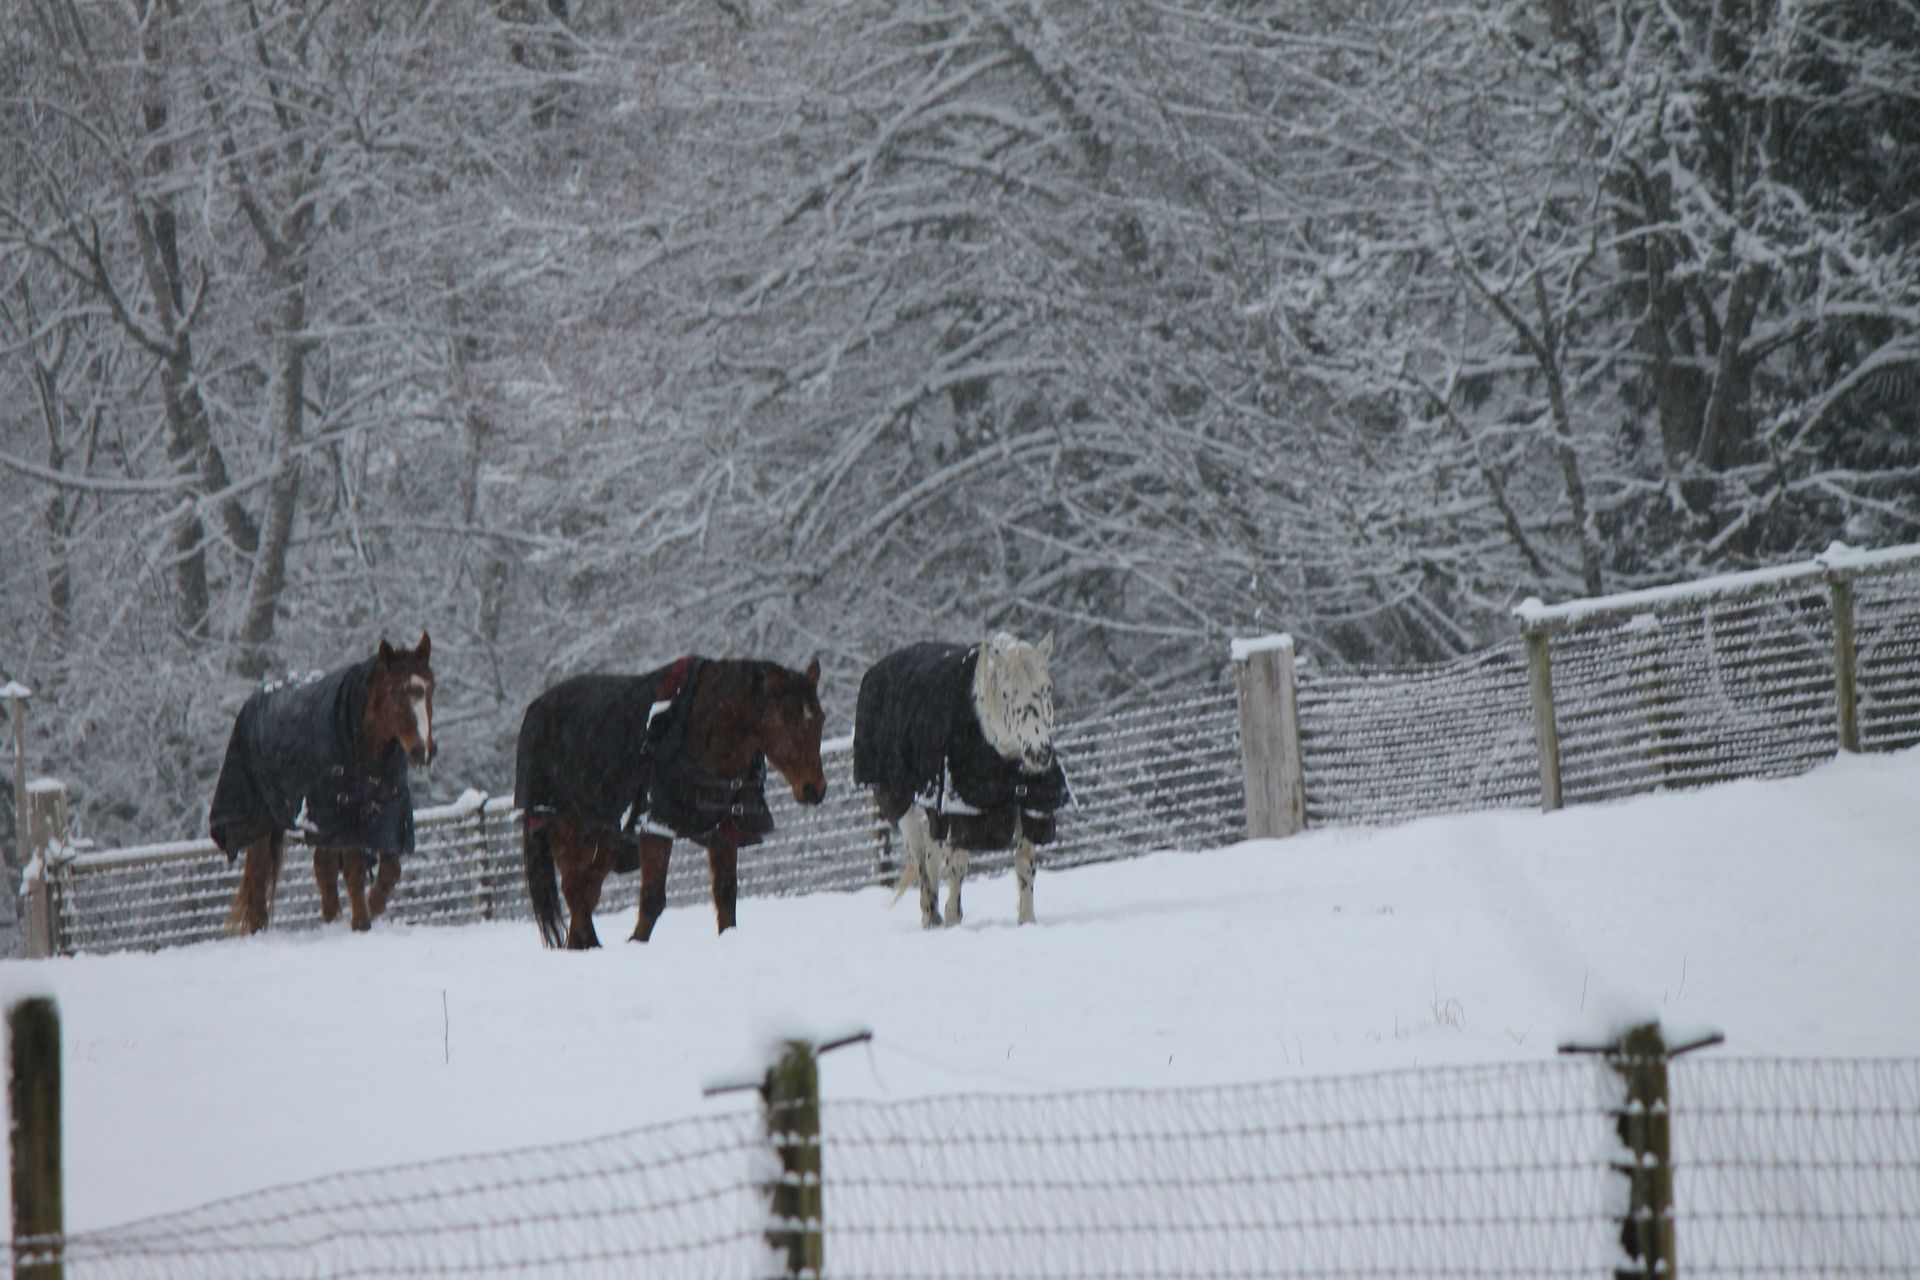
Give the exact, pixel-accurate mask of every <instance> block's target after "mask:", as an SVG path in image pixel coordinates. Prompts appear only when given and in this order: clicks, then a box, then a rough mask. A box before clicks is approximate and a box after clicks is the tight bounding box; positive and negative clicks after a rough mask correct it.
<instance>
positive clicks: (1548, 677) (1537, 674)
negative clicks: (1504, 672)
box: [1525, 626, 1560, 813]
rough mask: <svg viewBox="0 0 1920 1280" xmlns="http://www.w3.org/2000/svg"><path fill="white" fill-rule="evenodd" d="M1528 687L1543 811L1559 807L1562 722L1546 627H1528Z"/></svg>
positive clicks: (1548, 811)
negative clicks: (1555, 703) (1558, 717)
mask: <svg viewBox="0 0 1920 1280" xmlns="http://www.w3.org/2000/svg"><path fill="white" fill-rule="evenodd" d="M1525 635H1526V642H1527V688H1528V690H1529V692H1530V693H1531V695H1532V699H1533V741H1534V745H1535V746H1536V747H1537V748H1538V749H1539V753H1540V811H1541V812H1542V813H1552V812H1553V811H1554V810H1555V809H1558V808H1559V807H1560V726H1559V723H1558V721H1557V720H1556V719H1555V716H1554V709H1553V660H1552V657H1551V655H1550V654H1549V652H1548V646H1549V644H1550V640H1549V637H1548V633H1547V629H1546V628H1545V627H1532V626H1530V627H1528V628H1527V629H1526V632H1525Z"/></svg>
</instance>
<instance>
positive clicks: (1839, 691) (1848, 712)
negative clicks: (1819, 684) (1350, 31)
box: [1820, 542, 1860, 753]
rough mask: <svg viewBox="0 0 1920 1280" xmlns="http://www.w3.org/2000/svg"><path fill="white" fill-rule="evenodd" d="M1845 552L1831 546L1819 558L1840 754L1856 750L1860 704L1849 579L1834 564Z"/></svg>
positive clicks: (1842, 547) (1850, 579) (1845, 550)
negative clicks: (1824, 581) (1830, 644)
mask: <svg viewBox="0 0 1920 1280" xmlns="http://www.w3.org/2000/svg"><path fill="white" fill-rule="evenodd" d="M1847 550H1848V548H1846V547H1844V546H1842V545H1841V544H1839V543H1837V542H1836V543H1834V544H1833V545H1832V546H1831V547H1828V548H1827V551H1826V554H1825V555H1823V556H1821V557H1820V563H1821V564H1823V565H1825V566H1826V570H1827V607H1828V608H1829V609H1830V610H1831V611H1832V613H1833V698H1834V708H1833V709H1834V719H1835V727H1836V730H1837V737H1838V739H1839V744H1840V750H1842V751H1852V752H1856V753H1857V752H1858V751H1859V750H1860V700H1859V692H1858V685H1857V683H1856V681H1855V678H1854V649H1853V579H1852V577H1850V576H1849V575H1847V574H1845V573H1844V572H1842V571H1841V568H1840V567H1839V564H1838V562H1839V561H1841V560H1844V559H1845V555H1846V552H1847Z"/></svg>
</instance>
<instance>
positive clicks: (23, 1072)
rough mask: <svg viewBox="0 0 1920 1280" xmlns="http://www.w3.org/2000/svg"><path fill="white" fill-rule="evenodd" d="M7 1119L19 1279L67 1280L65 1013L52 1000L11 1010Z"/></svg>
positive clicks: (24, 1002) (22, 1004)
mask: <svg viewBox="0 0 1920 1280" xmlns="http://www.w3.org/2000/svg"><path fill="white" fill-rule="evenodd" d="M7 1115H8V1119H9V1120H11V1121H12V1136H13V1142H12V1148H13V1150H12V1156H13V1165H12V1168H13V1274H14V1280H28V1278H29V1277H31V1280H61V1277H63V1276H65V1275H66V1266H65V1263H64V1261H63V1259H62V1257H61V1237H62V1236H63V1235H64V1234H65V1232H66V1208H65V1192H64V1190H63V1186H62V1183H61V1173H60V1010H59V1008H58V1006H56V1005H55V1004H54V1002H53V1001H52V1000H51V999H49V998H47V997H45V996H33V997H29V998H28V999H25V1000H20V1001H17V1002H15V1003H14V1005H13V1006H12V1007H11V1008H9V1009H8V1010H7Z"/></svg>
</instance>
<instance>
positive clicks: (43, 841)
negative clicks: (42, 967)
mask: <svg viewBox="0 0 1920 1280" xmlns="http://www.w3.org/2000/svg"><path fill="white" fill-rule="evenodd" d="M23 829H24V830H25V832H26V840H25V844H24V848H25V852H26V863H27V865H26V867H25V869H23V870H22V871H21V873H20V878H21V887H22V891H23V892H24V893H25V894H26V907H27V921H26V923H27V956H28V958H29V959H34V960H44V959H45V958H47V957H48V956H51V955H52V954H53V950H54V947H53V938H54V931H53V861H54V859H55V858H56V857H58V856H60V855H62V854H64V853H65V852H66V846H67V784H66V783H64V782H60V781H57V780H56V779H53V778H35V779H34V780H33V781H32V782H30V783H28V784H27V812H26V819H25V822H24V824H23Z"/></svg>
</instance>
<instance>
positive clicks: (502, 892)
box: [48, 684, 1240, 954]
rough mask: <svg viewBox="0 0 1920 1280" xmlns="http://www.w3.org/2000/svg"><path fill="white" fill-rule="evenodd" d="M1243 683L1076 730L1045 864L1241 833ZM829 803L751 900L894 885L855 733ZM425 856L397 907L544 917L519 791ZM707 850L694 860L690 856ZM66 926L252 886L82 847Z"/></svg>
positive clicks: (744, 886) (786, 805)
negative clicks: (1067, 791) (532, 885)
mask: <svg viewBox="0 0 1920 1280" xmlns="http://www.w3.org/2000/svg"><path fill="white" fill-rule="evenodd" d="M1234 716H1235V712H1234V701H1233V693H1232V690H1231V689H1229V688H1227V687H1225V686H1224V684H1223V685H1222V687H1221V688H1219V689H1218V690H1215V691H1213V692H1211V693H1208V694H1206V695H1203V696H1200V697H1195V698H1188V699H1183V700H1180V701H1176V702H1172V703H1168V704H1165V705H1160V706H1152V707H1144V708H1136V709H1130V710H1126V711H1121V712H1116V713H1113V714H1109V715H1105V716H1100V717H1095V718H1091V719H1088V720H1086V721H1083V722H1080V723H1077V724H1071V725H1063V726H1062V727H1061V729H1060V731H1059V733H1058V734H1057V735H1056V744H1055V745H1056V746H1057V748H1058V749H1059V752H1060V755H1061V758H1062V759H1063V761H1064V762H1065V764H1066V767H1067V769H1068V779H1069V782H1070V783H1071V785H1072V788H1073V794H1074V802H1075V805H1074V808H1072V809H1070V810H1069V811H1068V812H1067V813H1065V814H1064V815H1063V816H1062V820H1061V822H1060V837H1059V839H1058V841H1057V842H1056V843H1054V844H1052V845H1049V846H1047V849H1046V851H1045V854H1044V865H1046V866H1049V867H1055V868H1058V867H1069V866H1076V865H1079V864H1081V863H1084V862H1093V861H1100V860H1104V859H1112V858H1121V857H1127V856H1130V855H1133V854H1138V853H1145V852H1149V851H1151V850H1155V849H1167V848H1180V847H1187V848H1193V847H1201V846H1204V845H1208V844H1213V843H1218V842H1220V841H1222V840H1226V839H1231V838H1232V837H1233V835H1234V832H1235V830H1236V827H1237V825H1238V823H1239V817H1240V781H1239V766H1238V760H1239V751H1238V744H1237V741H1236V738H1235V735H1234V722H1235V721H1234ZM821 758H822V763H823V764H824V765H825V766H826V770H827V777H828V788H827V799H826V801H825V802H824V803H822V804H820V805H817V806H805V805H800V804H798V803H796V802H794V800H793V799H792V797H791V795H790V794H788V793H787V791H786V790H785V788H784V787H780V786H778V785H776V786H773V787H770V788H769V796H768V799H769V802H770V803H771V805H772V807H773V810H774V817H775V827H774V831H773V833H772V834H771V835H770V836H769V837H768V838H767V839H766V840H765V841H764V842H762V843H761V844H759V845H756V846H754V847H753V848H752V849H750V850H747V851H745V852H743V854H742V856H741V858H740V864H739V892H740V894H741V895H742V896H744V897H754V896H763V897H765V896H791V895H794V894H803V893H815V892H822V891H828V890H848V889H857V888H861V887H863V886H866V885H871V884H876V883H890V882H891V880H892V878H893V877H894V876H896V875H897V874H898V872H899V870H900V867H899V857H898V852H897V847H896V846H897V841H896V840H895V839H893V838H892V837H891V836H890V829H889V828H887V827H886V826H884V825H883V824H882V823H880V821H879V820H878V818H877V816H876V814H875V812H874V807H873V801H872V798H871V796H870V795H869V794H868V793H867V792H866V791H865V790H863V789H860V788H856V787H855V786H854V785H853V751H852V747H851V743H850V742H848V741H845V740H842V741H839V742H835V743H829V744H826V745H825V746H824V747H823V750H822V752H821ZM414 827H415V851H414V853H413V854H411V855H409V856H408V857H407V858H406V859H405V861H404V869H403V872H402V877H401V881H400V885H399V888H398V889H397V890H396V892H395V894H394V897H393V900H392V903H391V905H390V906H389V908H388V918H389V919H392V920H397V921H404V922H409V923H422V924H462V923H471V922H474V921H480V920H496V919H520V918H525V917H527V916H528V915H529V913H530V909H529V906H528V900H527V893H526V889H525V888H524V880H523V876H524V872H523V870H522V864H521V851H520V815H519V811H518V810H517V809H516V808H514V806H513V803H512V801H511V800H510V799H508V798H506V797H494V798H487V797H485V796H483V795H481V794H480V793H478V792H469V793H468V794H467V795H466V796H464V797H462V799H461V800H460V801H458V802H456V803H454V804H451V805H444V806H439V807H435V808H430V809H421V810H418V811H417V812H416V814H415V820H414ZM675 849H676V852H675V853H674V855H673V859H674V860H673V862H672V863H671V864H670V866H669V869H668V875H667V900H668V902H669V903H675V904H680V905H686V904H690V903H697V902H701V901H704V900H706V898H707V896H708V894H709V892H710V889H709V880H708V872H707V866H706V859H705V857H704V856H703V855H702V851H701V850H699V849H698V848H695V847H691V846H688V845H686V844H684V843H680V844H677V845H676V846H675ZM689 855H691V856H689ZM309 861H310V851H309V850H307V849H306V848H305V846H304V845H303V844H302V843H301V842H300V841H299V839H298V838H297V837H295V838H293V839H290V840H289V843H288V846H287V853H286V865H285V868H284V872H283V874H282V876H281V880H280V889H279V893H278V896H277V898H276V902H275V906H274V926H273V927H275V928H304V927H311V926H313V925H315V924H317V923H318V921H319V918H320V907H319V891H318V888H317V887H316V885H315V882H314V878H313V876H312V874H311V873H310V872H309V871H308V870H307V867H308V864H309ZM1011 861H1012V853H1011V852H1010V851H1009V852H1006V853H1000V854H980V855H976V857H975V859H974V867H975V868H976V869H978V870H982V871H987V872H992V871H998V870H1003V869H1005V868H1006V867H1007V866H1009V865H1011ZM49 862H50V866H49V872H48V887H49V894H50V897H51V904H50V906H51V914H52V925H53V927H52V930H51V933H52V937H53V945H54V949H55V951H57V952H58V953H61V954H72V953H75V952H82V951H90V952H103V951H122V950H137V949H151V948H155V947H162V946H175V945H179V944H182V943H188V942H198V941H204V940H206V939H210V938H216V937H219V936H220V935H221V933H222V931H223V929H224V926H225V921H226V914H227V911H228V908H229V907H230V905H231V904H232V902H233V896H234V890H235V888H236V886H237V884H238V882H239V872H238V868H237V866H236V865H235V864H233V863H231V862H229V860H228V859H227V857H226V855H225V854H223V853H221V852H220V850H219V849H218V848H217V847H216V846H215V845H214V844H213V842H212V841H210V840H195V841H183V842H180V843H176V844H166V845H152V846H146V847H141V848H133V849H120V850H110V851H86V852H77V853H68V854H65V855H63V856H60V857H56V858H53V859H50V860H49ZM638 883H639V877H638V876H637V875H615V876H611V877H609V878H608V881H607V884H606V887H605V889H604V891H603V894H602V899H601V900H602V902H603V903H604V904H608V905H611V904H614V903H618V902H620V901H621V900H622V899H626V900H629V901H637V898H638Z"/></svg>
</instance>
